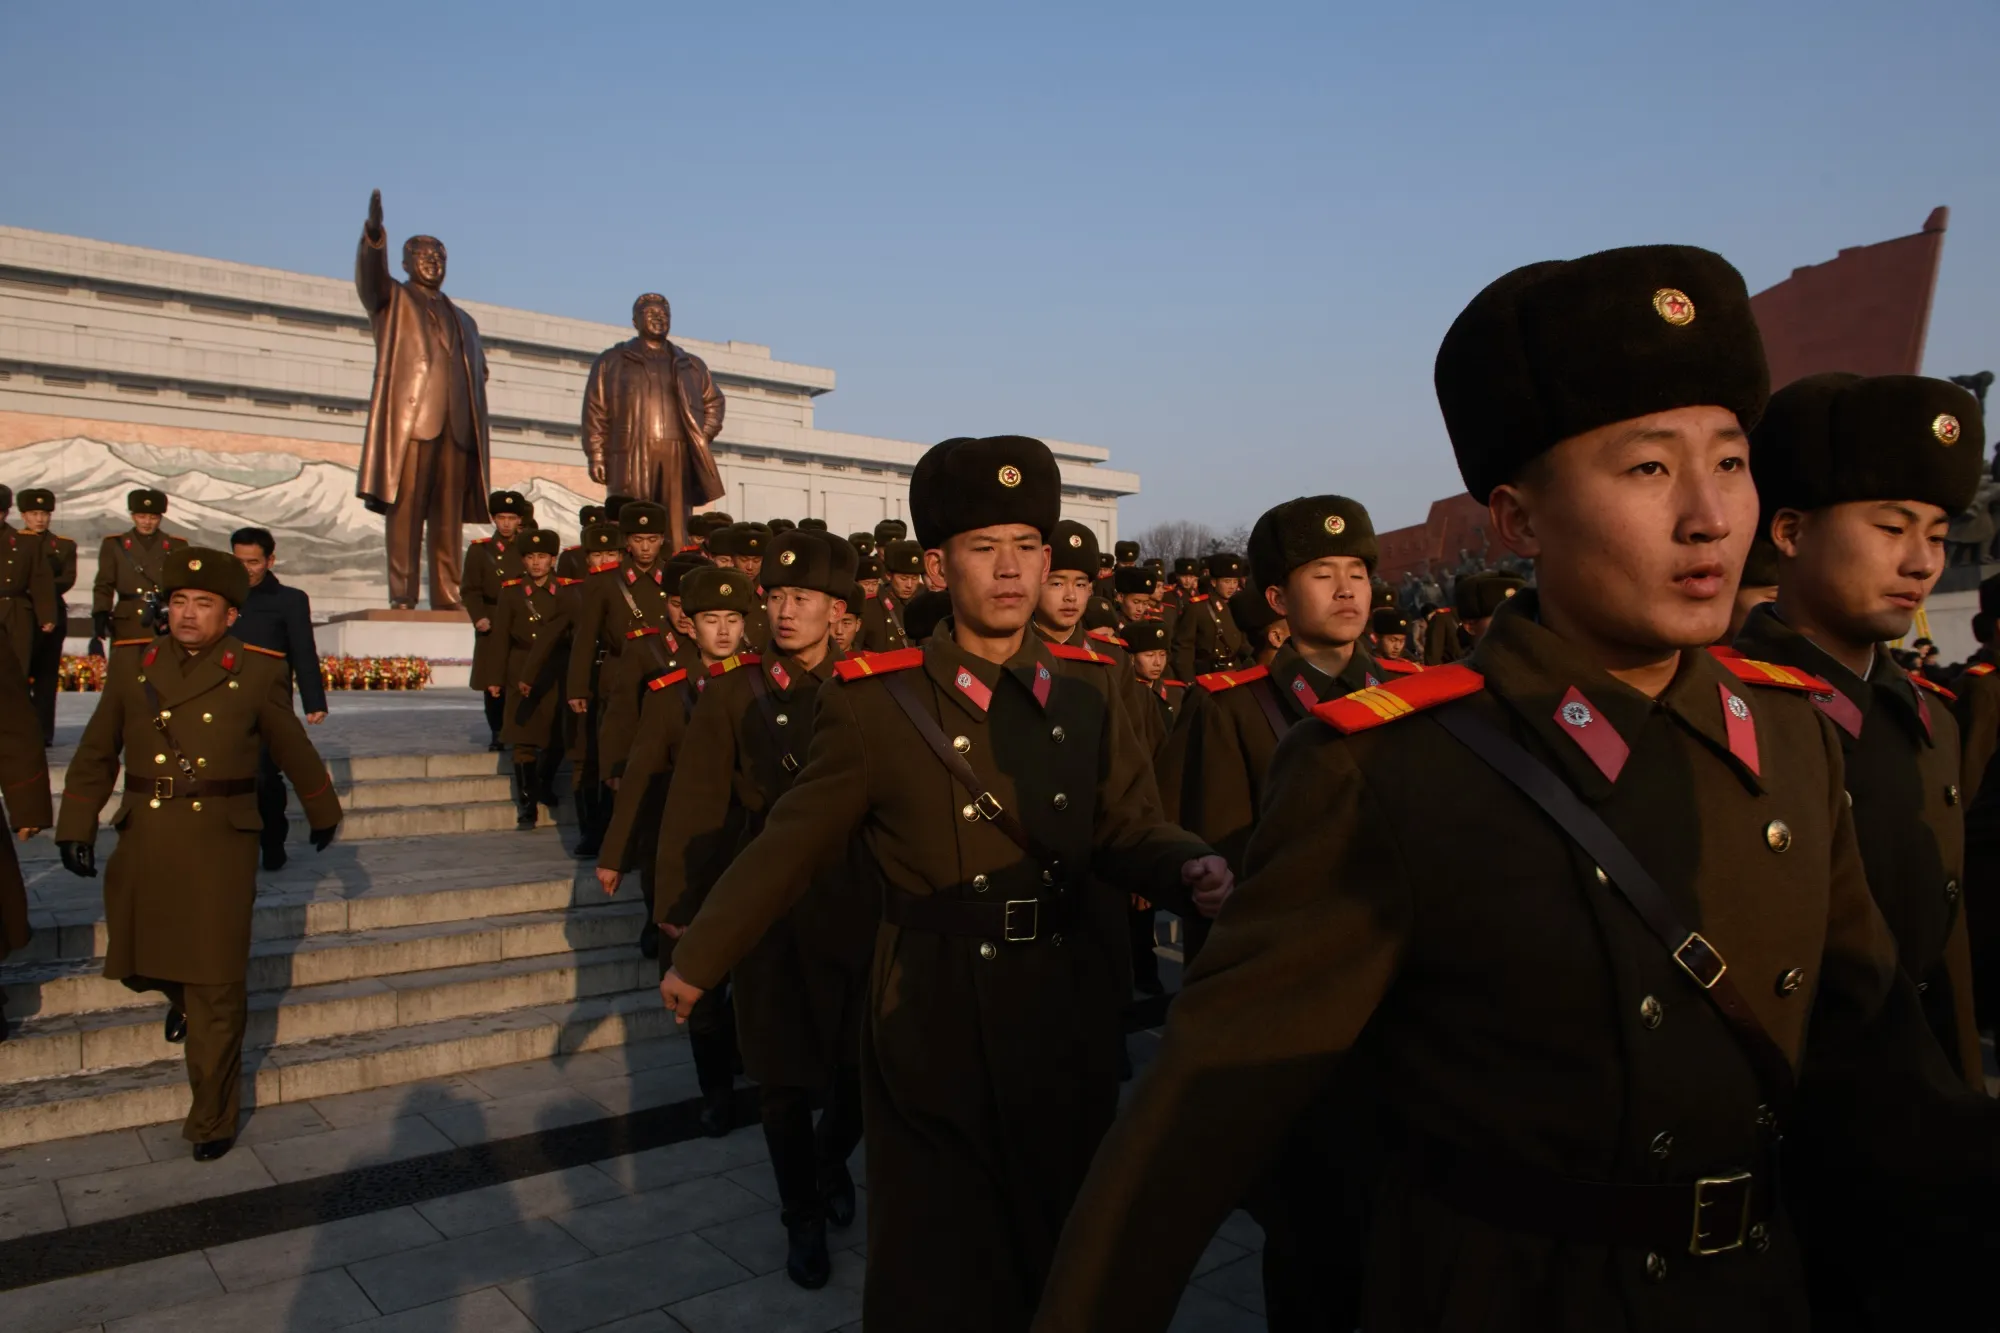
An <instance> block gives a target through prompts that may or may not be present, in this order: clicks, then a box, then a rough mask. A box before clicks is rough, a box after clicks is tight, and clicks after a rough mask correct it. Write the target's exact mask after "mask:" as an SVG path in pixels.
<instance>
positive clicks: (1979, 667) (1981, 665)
mask: <svg viewBox="0 0 2000 1333" xmlns="http://www.w3.org/2000/svg"><path fill="white" fill-rule="evenodd" d="M1993 671H1994V667H1993V664H1992V663H1991V662H1974V663H1973V664H1972V665H1971V666H1969V667H1967V668H1966V669H1965V674H1966V675H1968V676H1990V675H1992V674H1993Z"/></svg>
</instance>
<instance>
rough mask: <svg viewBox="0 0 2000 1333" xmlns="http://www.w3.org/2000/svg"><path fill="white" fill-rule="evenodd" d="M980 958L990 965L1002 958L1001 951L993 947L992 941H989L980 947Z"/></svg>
mask: <svg viewBox="0 0 2000 1333" xmlns="http://www.w3.org/2000/svg"><path fill="white" fill-rule="evenodd" d="M979 956H980V957H981V958H984V959H985V960H986V961H987V962H989V963H990V962H992V961H993V960H994V959H995V958H998V957H999V956H1000V951H999V950H998V949H996V948H994V947H993V941H992V940H987V941H986V942H985V943H984V944H981V945H980V946H979Z"/></svg>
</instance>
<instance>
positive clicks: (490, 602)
mask: <svg viewBox="0 0 2000 1333" xmlns="http://www.w3.org/2000/svg"><path fill="white" fill-rule="evenodd" d="M486 507H487V509H488V510H490V511H491V512H492V514H493V535H492V536H490V537H475V538H473V540H472V543H471V545H469V546H467V547H466V548H465V563H464V565H463V567H462V568H461V570H460V573H459V580H458V597H459V600H460V601H461V602H463V603H464V604H465V616H466V619H468V620H470V621H471V622H472V673H471V676H470V677H469V679H468V681H467V683H468V684H469V685H471V686H472V688H473V689H475V690H479V691H481V692H482V693H483V694H484V696H485V700H486V729H487V730H488V731H489V732H491V733H492V739H491V741H490V742H489V743H488V744H487V747H486V748H487V749H489V750H495V751H497V750H499V749H500V748H501V740H500V728H501V727H502V725H503V724H504V723H505V721H506V713H505V709H506V705H505V702H504V701H503V700H502V698H501V696H500V695H499V694H496V693H495V692H494V691H495V690H496V689H497V688H499V687H501V686H504V685H505V684H506V683H507V682H506V675H507V641H506V640H505V639H503V638H501V637H500V636H499V635H497V634H495V633H494V632H493V609H494V607H496V606H497V605H499V602H500V589H501V588H502V587H503V586H504V585H505V584H506V583H507V581H508V580H509V579H518V578H520V577H521V553H522V550H523V549H524V548H523V546H522V538H521V525H522V524H523V523H525V522H527V520H528V517H529V515H531V514H533V513H534V512H535V507H534V506H533V505H531V504H529V503H528V501H527V499H526V497H524V496H523V495H522V494H521V493H520V492H519V491H495V492H493V494H491V495H489V496H487V497H486Z"/></svg>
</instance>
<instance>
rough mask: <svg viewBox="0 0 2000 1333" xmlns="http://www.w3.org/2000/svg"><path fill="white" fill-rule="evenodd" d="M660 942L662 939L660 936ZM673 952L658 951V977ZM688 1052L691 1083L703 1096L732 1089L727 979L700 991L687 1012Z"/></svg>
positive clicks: (731, 1008)
mask: <svg viewBox="0 0 2000 1333" xmlns="http://www.w3.org/2000/svg"><path fill="white" fill-rule="evenodd" d="M663 942H664V937H663ZM673 957H674V956H673V950H671V949H665V948H663V949H661V950H660V975H661V976H662V977H665V976H666V975H667V969H668V968H669V967H672V966H673ZM687 1029H688V1051H689V1054H691V1055H693V1056H694V1076H695V1081H696V1082H697V1083H699V1084H700V1085H701V1092H702V1095H703V1096H704V1097H713V1096H716V1095H717V1094H720V1093H724V1092H728V1091H729V1090H730V1089H732V1088H734V1087H735V1086H736V1064H737V1060H736V1006H735V1005H733V1004H731V1003H730V1002H729V979H728V978H727V977H724V978H723V980H722V984H720V985H718V986H715V987H713V988H711V989H710V990H707V991H704V992H703V993H702V997H701V998H700V999H699V1000H696V1001H695V1004H694V1008H693V1009H692V1010H690V1011H689V1013H688V1022H687Z"/></svg>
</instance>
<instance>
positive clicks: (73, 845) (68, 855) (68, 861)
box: [56, 842, 97, 879]
mask: <svg viewBox="0 0 2000 1333" xmlns="http://www.w3.org/2000/svg"><path fill="white" fill-rule="evenodd" d="M56 850H57V851H58V852H60V853H61V854H62V863H63V869H64V870H67V871H69V873H70V874H72V875H81V876H83V877H84V878H85V879H96V878H97V849H96V848H95V847H93V846H91V845H90V844H89V843H87V842H59V843H57V844H56Z"/></svg>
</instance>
